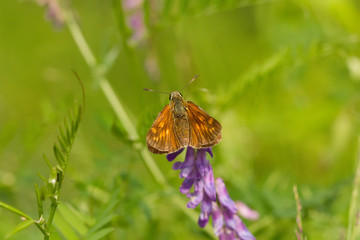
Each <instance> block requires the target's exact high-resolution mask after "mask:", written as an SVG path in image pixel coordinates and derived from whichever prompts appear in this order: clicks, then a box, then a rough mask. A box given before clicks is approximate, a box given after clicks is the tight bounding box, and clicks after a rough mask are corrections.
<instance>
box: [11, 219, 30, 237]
mask: <svg viewBox="0 0 360 240" xmlns="http://www.w3.org/2000/svg"><path fill="white" fill-rule="evenodd" d="M33 222H34V220H33V219H27V220H25V221H23V222H21V223H19V224H18V225H17V226H16V227H15V228H14V229H13V230H11V231H10V232H9V233H8V234H6V236H5V237H4V238H5V239H7V238H9V237H11V236H13V235H14V234H15V233H17V232H20V231H21V230H23V229H25V228H27V227H29V226H30V225H31V224H33Z"/></svg>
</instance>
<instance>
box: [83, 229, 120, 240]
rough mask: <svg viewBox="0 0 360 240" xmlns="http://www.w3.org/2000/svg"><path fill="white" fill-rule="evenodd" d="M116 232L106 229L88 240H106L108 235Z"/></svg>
mask: <svg viewBox="0 0 360 240" xmlns="http://www.w3.org/2000/svg"><path fill="white" fill-rule="evenodd" d="M112 231H114V228H104V229H102V230H100V231H98V232H96V233H94V234H93V235H92V236H89V237H88V238H86V239H87V240H98V239H104V237H105V236H106V235H108V234H109V233H111V232H112Z"/></svg>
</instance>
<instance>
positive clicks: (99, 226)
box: [87, 214, 116, 236]
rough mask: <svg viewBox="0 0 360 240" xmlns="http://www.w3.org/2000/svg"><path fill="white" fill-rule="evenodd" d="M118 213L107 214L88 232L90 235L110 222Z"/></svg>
mask: <svg viewBox="0 0 360 240" xmlns="http://www.w3.org/2000/svg"><path fill="white" fill-rule="evenodd" d="M115 216H116V215H115V214H112V215H109V216H106V217H105V218H103V219H100V221H98V222H97V223H96V224H95V225H94V226H93V227H92V228H91V229H90V230H89V232H88V233H87V234H88V236H90V235H91V234H93V233H94V232H96V231H97V230H99V229H101V228H102V227H103V226H105V225H106V224H108V223H109V222H110V221H111V220H112V219H113V218H114V217H115Z"/></svg>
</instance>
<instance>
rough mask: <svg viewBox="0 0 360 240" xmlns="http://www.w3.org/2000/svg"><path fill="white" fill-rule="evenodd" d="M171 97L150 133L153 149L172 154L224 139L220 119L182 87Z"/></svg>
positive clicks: (211, 144) (157, 151) (159, 152)
mask: <svg viewBox="0 0 360 240" xmlns="http://www.w3.org/2000/svg"><path fill="white" fill-rule="evenodd" d="M146 90H149V89H146ZM150 91H152V90H150ZM169 100H170V101H171V102H170V103H169V104H168V105H166V106H165V107H164V109H163V110H162V111H161V112H160V113H159V115H158V116H157V118H156V120H155V122H154V123H153V125H152V126H151V128H150V130H149V132H148V133H147V135H146V143H147V146H148V149H149V151H150V152H153V153H157V154H163V153H167V154H168V153H173V152H176V151H177V150H179V149H181V148H184V147H188V146H189V147H192V148H208V147H212V146H214V145H216V144H217V143H219V142H220V140H221V132H220V131H221V125H220V123H219V122H218V121H216V119H214V118H212V117H210V116H209V115H208V114H207V113H206V112H204V110H202V109H201V108H199V107H198V106H196V105H195V104H194V103H193V102H191V101H186V100H184V99H183V97H182V95H181V93H180V92H178V91H174V92H172V93H170V96H169Z"/></svg>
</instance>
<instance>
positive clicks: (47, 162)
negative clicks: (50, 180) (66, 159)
mask: <svg viewBox="0 0 360 240" xmlns="http://www.w3.org/2000/svg"><path fill="white" fill-rule="evenodd" d="M43 158H44V160H45V162H46V164H47V165H48V167H49V168H50V169H51V168H52V167H53V166H52V165H51V163H50V161H49V159H48V158H47V157H46V155H45V154H43Z"/></svg>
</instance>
